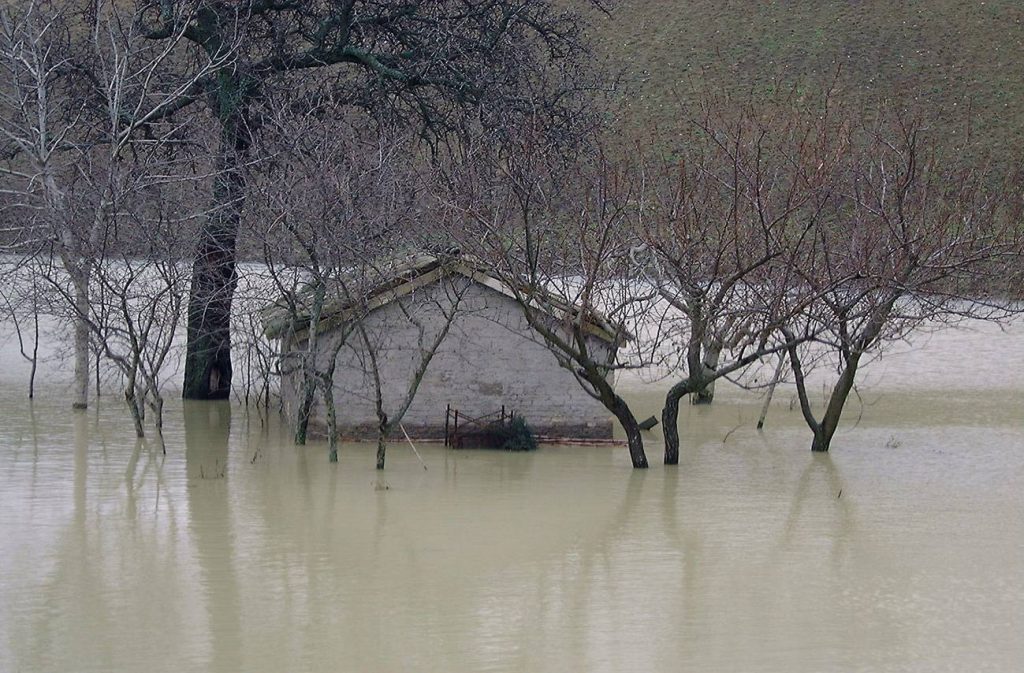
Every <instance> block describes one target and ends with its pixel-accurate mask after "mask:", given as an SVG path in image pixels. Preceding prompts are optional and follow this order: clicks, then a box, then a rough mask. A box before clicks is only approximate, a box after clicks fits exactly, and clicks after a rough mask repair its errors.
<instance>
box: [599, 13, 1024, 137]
mask: <svg viewBox="0 0 1024 673" xmlns="http://www.w3.org/2000/svg"><path fill="white" fill-rule="evenodd" d="M590 19H591V25H590V28H589V29H588V30H589V32H590V37H591V38H592V40H593V43H594V46H595V50H596V51H597V53H598V55H602V56H606V57H607V58H608V59H609V60H610V62H611V64H612V66H613V67H615V68H618V69H621V70H622V71H623V73H624V76H625V83H626V86H627V93H626V94H625V95H624V96H623V97H622V99H621V101H622V102H621V104H622V108H621V122H620V123H621V124H622V125H623V129H624V130H626V131H633V132H643V131H645V130H648V129H650V128H652V127H655V126H656V127H665V126H667V125H671V124H672V123H673V121H674V120H676V118H677V117H678V111H679V106H678V105H677V103H676V102H675V101H676V97H677V95H681V96H682V97H683V98H692V97H693V92H694V90H695V89H701V88H705V87H706V88H710V89H711V90H716V89H717V90H726V91H729V92H730V93H734V94H740V95H745V94H746V93H748V92H750V93H753V95H754V96H755V97H757V96H767V95H770V94H771V92H772V91H773V90H774V89H776V88H778V87H780V86H781V87H785V88H789V87H791V86H800V87H807V88H808V89H809V90H813V89H820V88H821V87H822V86H823V85H824V84H826V83H827V82H830V81H831V80H832V78H833V77H834V75H835V73H836V72H837V71H839V72H840V78H839V85H840V86H839V95H840V96H842V97H843V98H844V99H846V100H847V101H849V102H852V103H855V104H858V105H859V104H867V105H872V104H874V103H875V102H877V101H878V100H879V99H885V98H889V99H897V100H899V101H900V102H901V104H905V105H907V106H912V107H915V108H917V109H918V110H920V111H921V112H922V113H924V114H926V115H928V116H929V117H933V118H935V119H936V120H937V121H936V127H937V130H938V131H939V132H941V133H945V134H948V135H949V136H950V137H952V136H953V134H962V133H963V132H964V129H965V128H966V124H965V120H966V119H967V117H968V114H967V110H968V109H969V110H970V111H971V114H970V117H971V118H972V120H973V124H972V133H973V139H974V140H976V141H977V142H978V143H979V144H980V145H981V146H982V147H984V148H985V149H990V150H993V151H997V152H998V151H999V150H1000V149H1001V148H1006V147H1021V146H1024V142H1022V141H1024V0H899V1H895V0H788V1H786V0H677V1H672V0H618V2H616V3H615V4H614V7H613V11H612V14H611V16H603V15H600V14H597V13H596V12H595V13H593V14H592V15H591V16H590Z"/></svg>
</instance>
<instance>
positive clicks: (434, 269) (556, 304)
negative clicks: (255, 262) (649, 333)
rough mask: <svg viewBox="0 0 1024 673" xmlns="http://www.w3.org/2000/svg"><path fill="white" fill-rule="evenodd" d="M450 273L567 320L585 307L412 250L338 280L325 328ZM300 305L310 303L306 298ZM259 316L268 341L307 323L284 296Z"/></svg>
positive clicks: (614, 337) (597, 331)
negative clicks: (369, 271) (367, 273)
mask: <svg viewBox="0 0 1024 673" xmlns="http://www.w3.org/2000/svg"><path fill="white" fill-rule="evenodd" d="M451 275H460V276H464V277H466V278H468V279H470V280H472V281H474V282H476V283H478V284H480V285H483V286H486V287H488V288H490V289H492V290H494V291H496V292H498V293H499V294H502V295H505V296H506V297H509V298H511V299H513V300H515V301H517V302H518V301H520V300H521V299H523V298H525V297H527V296H528V297H530V303H531V305H532V306H533V307H534V308H537V309H539V310H541V311H543V312H544V313H547V314H548V315H551V316H552V317H554V318H556V319H558V320H565V319H567V318H568V319H571V320H573V321H575V320H577V319H578V318H579V315H580V312H581V311H584V310H585V309H582V308H581V307H580V306H578V305H576V304H572V303H569V302H567V301H566V300H565V299H562V298H560V297H558V296H556V295H554V294H553V293H551V292H548V291H545V290H541V291H537V290H532V289H529V288H527V287H525V286H522V287H519V288H518V289H517V288H514V287H512V286H511V285H509V284H508V283H507V282H506V281H505V280H502V279H501V278H500V277H499V275H498V274H497V273H495V272H494V270H493V267H491V266H489V265H488V264H486V263H484V262H483V261H482V260H480V259H477V258H475V257H471V256H469V255H464V254H461V253H460V252H459V251H457V250H455V251H451V252H448V253H438V254H434V253H416V254H413V255H409V256H406V257H401V258H396V259H393V260H387V261H385V262H383V263H381V264H378V265H375V267H374V273H373V278H372V282H368V281H367V279H366V277H365V275H363V276H361V280H362V282H357V281H358V280H359V279H358V278H357V274H352V275H351V279H352V281H351V282H348V283H346V282H345V281H338V282H337V283H336V284H335V285H336V288H335V289H336V291H335V292H334V293H333V295H334V296H333V297H331V296H329V297H328V298H327V299H326V300H325V303H324V307H323V311H322V313H321V321H322V322H323V323H325V324H324V329H330V328H331V327H333V326H335V325H337V324H340V323H341V322H344V321H345V320H347V319H349V318H351V317H352V316H353V315H355V314H356V313H357V312H364V313H369V312H371V311H374V310H376V309H378V308H380V307H382V306H385V305H387V304H390V303H391V302H393V301H395V300H396V299H399V298H400V297H403V296H405V295H407V294H410V293H412V292H413V291H414V290H416V289H417V288H420V287H423V286H426V285H429V284H431V283H433V282H435V281H438V280H440V279H442V278H444V277H446V276H451ZM312 292H313V290H312V288H311V287H307V288H305V289H304V290H302V291H301V293H300V294H302V295H305V296H307V297H310V299H311V297H312ZM329 294H332V293H329ZM303 303H304V304H307V305H308V302H303ZM293 313H296V314H297V315H293ZM261 317H262V320H263V331H264V333H265V334H266V335H267V336H268V337H269V338H271V339H278V338H280V337H281V336H283V335H284V334H285V333H286V332H287V331H288V329H289V327H294V328H295V330H296V333H297V335H299V336H302V333H303V332H304V331H305V329H306V328H307V327H308V325H309V312H308V309H303V308H300V309H298V310H295V311H293V309H291V308H290V307H289V305H288V303H287V302H286V300H285V299H284V298H281V299H279V300H278V301H276V302H274V303H273V304H271V305H270V306H268V307H267V308H265V309H264V310H263V311H262V316H261ZM583 318H584V329H585V330H586V331H587V332H588V333H590V334H593V335H594V336H596V337H597V338H599V339H601V340H603V341H606V342H608V343H612V344H614V343H617V342H618V340H619V339H621V338H622V337H623V336H627V335H626V334H625V332H624V330H623V329H622V328H621V327H619V326H616V325H615V324H614V323H612V322H611V321H609V320H608V319H607V318H605V317H604V316H603V315H601V314H600V313H598V312H596V311H593V310H585V314H584V316H583Z"/></svg>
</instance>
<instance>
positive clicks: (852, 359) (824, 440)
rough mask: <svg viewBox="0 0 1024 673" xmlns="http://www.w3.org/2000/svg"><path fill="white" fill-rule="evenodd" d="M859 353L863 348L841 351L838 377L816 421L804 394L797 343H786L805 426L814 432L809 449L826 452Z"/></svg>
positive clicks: (841, 409) (837, 422) (854, 374)
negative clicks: (823, 413) (788, 344)
mask: <svg viewBox="0 0 1024 673" xmlns="http://www.w3.org/2000/svg"><path fill="white" fill-rule="evenodd" d="M862 356H863V352H862V351H851V352H847V353H843V354H842V357H843V367H842V370H841V371H840V373H839V381H838V382H837V383H836V385H835V387H834V388H833V389H832V393H831V394H830V395H829V398H828V405H827V406H826V407H825V415H824V416H823V417H822V419H821V421H820V422H819V421H818V420H817V419H816V418H815V417H814V412H813V411H812V409H811V401H810V398H809V397H808V395H807V379H806V376H805V374H804V369H803V364H802V362H801V360H800V354H799V352H798V350H797V347H796V345H791V346H790V347H789V359H790V364H791V365H792V367H793V378H794V381H795V383H796V391H797V397H798V398H799V400H800V412H801V413H802V414H803V417H804V421H806V422H807V426H808V427H809V428H810V429H811V432H812V433H814V439H812V440H811V451H814V452H825V451H828V450H829V448H830V446H831V444H832V437H834V436H835V434H836V430H837V429H838V428H839V419H840V417H842V414H843V406H844V405H845V404H846V400H847V399H848V398H849V397H850V392H851V391H852V390H853V383H854V381H855V380H856V376H857V367H858V365H859V364H860V359H861V357H862Z"/></svg>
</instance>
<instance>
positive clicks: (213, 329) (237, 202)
mask: <svg viewBox="0 0 1024 673" xmlns="http://www.w3.org/2000/svg"><path fill="white" fill-rule="evenodd" d="M247 133H248V131H247V129H246V128H245V127H244V123H243V120H242V114H241V112H236V113H235V114H233V115H230V116H229V117H227V118H226V119H223V120H222V122H221V138H220V142H221V146H220V156H219V157H218V166H217V168H218V172H217V175H216V176H215V178H214V183H213V211H212V212H211V214H210V216H209V217H208V218H207V220H206V223H205V225H204V226H203V229H202V232H201V233H200V241H199V249H198V251H197V255H196V260H195V263H194V264H193V266H192V287H191V291H190V295H189V305H188V329H187V333H188V343H187V346H186V355H185V381H184V387H183V392H182V396H183V397H184V398H185V399H200V400H216V399H227V398H228V396H229V395H230V394H231V374H232V372H231V302H232V299H233V296H234V292H235V285H236V284H237V280H238V277H237V270H236V261H237V260H236V256H235V242H236V239H237V235H238V227H239V223H240V221H241V218H242V204H243V200H244V198H245V175H244V173H243V164H244V161H245V157H246V155H247V154H248V149H249V140H248V135H247Z"/></svg>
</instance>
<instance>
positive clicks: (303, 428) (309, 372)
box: [295, 281, 338, 462]
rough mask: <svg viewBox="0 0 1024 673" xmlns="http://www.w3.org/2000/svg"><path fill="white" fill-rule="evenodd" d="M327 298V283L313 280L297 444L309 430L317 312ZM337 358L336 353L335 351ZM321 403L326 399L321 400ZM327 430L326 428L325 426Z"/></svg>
mask: <svg viewBox="0 0 1024 673" xmlns="http://www.w3.org/2000/svg"><path fill="white" fill-rule="evenodd" d="M326 297H327V286H326V284H325V283H324V282H323V281H317V284H316V287H315V288H314V290H313V305H312V306H311V307H310V311H309V327H308V328H307V331H306V334H307V335H308V336H307V339H306V352H305V353H303V354H302V355H303V359H302V391H301V392H302V394H301V396H300V397H299V408H298V413H297V414H296V418H295V444H296V445H297V446H304V445H305V444H306V436H307V434H308V433H309V417H310V414H311V413H312V411H313V401H314V400H315V399H316V386H317V364H316V360H317V354H318V351H319V341H320V339H319V337H320V315H321V313H323V308H324V301H325V300H326ZM335 357H337V354H335ZM328 366H329V369H330V374H331V376H330V378H329V379H328V380H326V381H325V382H324V386H325V388H324V393H325V394H327V393H328V392H329V389H331V388H332V387H333V386H334V382H333V378H334V377H333V374H334V364H333V360H332V363H331V364H330V365H328ZM324 401H325V403H326V402H327V400H326V399H325V400H324ZM333 405H334V396H333V392H332V393H331V402H330V403H329V404H328V405H327V406H328V413H330V414H333V413H334V406H333ZM328 432H330V427H328ZM331 455H332V456H333V459H332V460H331V462H336V461H337V459H338V458H337V450H336V449H332V450H331Z"/></svg>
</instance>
